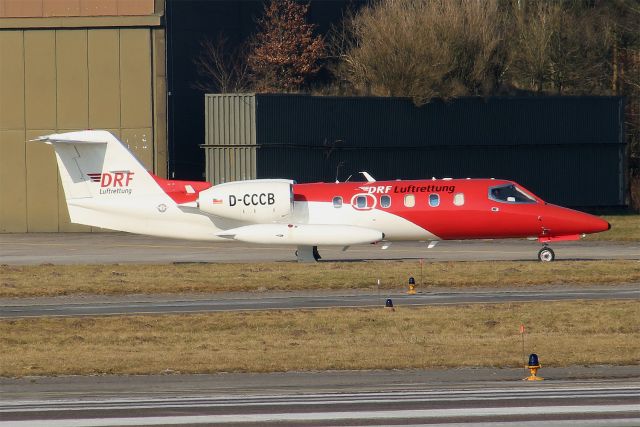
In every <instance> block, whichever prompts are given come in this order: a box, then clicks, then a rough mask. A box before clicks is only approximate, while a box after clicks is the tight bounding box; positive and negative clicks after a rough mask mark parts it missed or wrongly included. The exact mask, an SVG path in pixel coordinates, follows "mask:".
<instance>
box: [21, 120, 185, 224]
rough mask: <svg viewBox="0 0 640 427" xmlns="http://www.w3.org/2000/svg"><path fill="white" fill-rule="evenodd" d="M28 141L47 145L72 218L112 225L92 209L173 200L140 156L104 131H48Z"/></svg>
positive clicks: (100, 209)
mask: <svg viewBox="0 0 640 427" xmlns="http://www.w3.org/2000/svg"><path fill="white" fill-rule="evenodd" d="M33 141H37V142H44V143H46V144H51V145H53V148H54V150H55V153H56V160H57V162H58V169H59V171H60V178H61V181H62V186H63V188H64V193H65V198H66V201H67V206H68V208H69V215H70V217H71V221H72V222H74V223H78V224H86V225H93V226H98V227H105V228H114V227H113V224H105V223H102V222H104V221H102V222H101V221H100V220H99V218H100V215H95V213H97V212H106V211H109V210H116V209H121V210H128V209H129V208H131V207H133V206H135V205H136V204H140V202H141V201H143V200H144V201H147V202H149V201H152V202H153V206H157V205H158V204H162V203H164V204H165V205H166V206H169V205H171V204H173V202H172V200H171V198H170V197H169V196H168V195H167V194H166V193H165V191H164V190H163V189H162V188H161V187H160V185H159V184H158V183H157V182H156V180H155V179H154V177H153V176H152V175H151V174H150V173H149V172H148V171H147V170H146V169H145V167H144V166H143V165H142V164H141V163H140V161H138V159H136V157H135V156H134V155H133V154H132V153H131V152H130V151H129V150H128V149H127V148H126V147H125V146H124V145H123V144H122V143H121V142H120V141H119V140H118V139H117V138H116V137H115V136H113V135H112V134H111V133H109V132H107V131H104V130H85V131H78V132H67V133H59V134H51V135H44V136H41V137H39V138H37V139H35V140H33ZM147 204H148V203H147ZM92 212H93V213H92ZM116 229H118V228H116Z"/></svg>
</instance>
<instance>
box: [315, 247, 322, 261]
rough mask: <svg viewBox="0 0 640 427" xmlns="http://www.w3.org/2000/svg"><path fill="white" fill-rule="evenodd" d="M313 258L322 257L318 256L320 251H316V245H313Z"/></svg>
mask: <svg viewBox="0 0 640 427" xmlns="http://www.w3.org/2000/svg"><path fill="white" fill-rule="evenodd" d="M313 258H315V260H316V261H318V260H319V259H321V258H322V257H321V256H320V252H318V247H317V246H314V247H313Z"/></svg>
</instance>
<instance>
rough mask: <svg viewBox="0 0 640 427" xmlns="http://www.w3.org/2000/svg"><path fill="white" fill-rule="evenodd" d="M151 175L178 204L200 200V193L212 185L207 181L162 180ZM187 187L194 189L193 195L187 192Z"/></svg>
mask: <svg viewBox="0 0 640 427" xmlns="http://www.w3.org/2000/svg"><path fill="white" fill-rule="evenodd" d="M150 175H151V176H152V177H153V179H155V181H156V182H157V183H158V185H159V186H160V187H161V188H162V189H163V190H164V192H165V193H167V195H168V196H169V197H171V199H172V200H173V201H174V202H176V203H178V204H181V203H189V202H195V201H196V200H198V193H200V192H201V191H203V190H206V189H207V188H210V187H211V183H209V182H206V181H179V180H172V179H164V178H160V177H159V176H155V175H154V174H152V173H150ZM187 185H189V186H191V188H193V191H194V192H193V193H189V192H187Z"/></svg>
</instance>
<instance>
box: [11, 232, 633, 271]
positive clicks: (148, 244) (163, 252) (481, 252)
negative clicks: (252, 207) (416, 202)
mask: <svg viewBox="0 0 640 427" xmlns="http://www.w3.org/2000/svg"><path fill="white" fill-rule="evenodd" d="M551 246H552V248H553V249H554V251H555V253H556V259H558V260H571V259H581V260H596V259H638V260H640V242H631V243H617V242H597V241H591V240H582V241H578V242H564V243H554V244H552V245H551ZM540 247H541V246H540V244H539V243H537V242H535V241H527V240H490V241H484V240H483V241H443V242H439V243H438V244H437V245H436V247H435V248H433V249H427V245H426V244H425V243H419V242H401V243H394V244H392V245H391V247H390V248H389V249H386V250H383V249H381V246H380V245H364V246H354V247H351V248H349V249H348V250H347V251H342V248H336V247H320V254H321V255H322V257H323V260H324V261H331V260H333V261H348V260H368V259H371V260H374V259H399V260H400V259H417V258H424V259H427V260H434V261H490V260H536V259H537V253H538V250H539V249H540ZM294 251H295V248H293V247H283V246H260V245H249V244H243V243H236V242H228V243H210V242H197V241H195V242H194V241H184V240H171V239H161V238H155V237H149V236H139V235H133V234H127V233H27V234H0V264H44V263H51V264H103V263H106V264H114V263H167V262H273V261H295V259H296V258H295V255H294Z"/></svg>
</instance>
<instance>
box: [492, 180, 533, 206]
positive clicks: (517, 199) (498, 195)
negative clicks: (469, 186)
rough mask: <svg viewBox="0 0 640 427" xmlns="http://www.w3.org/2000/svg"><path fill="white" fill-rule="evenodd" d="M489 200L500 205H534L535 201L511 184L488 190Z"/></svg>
mask: <svg viewBox="0 0 640 427" xmlns="http://www.w3.org/2000/svg"><path fill="white" fill-rule="evenodd" d="M489 198H490V199H491V200H495V201H496V202H502V203H536V199H534V198H533V197H532V196H530V195H528V194H527V193H525V192H524V191H522V190H521V189H519V188H518V187H516V186H515V185H513V184H507V185H499V186H496V187H491V188H489Z"/></svg>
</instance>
